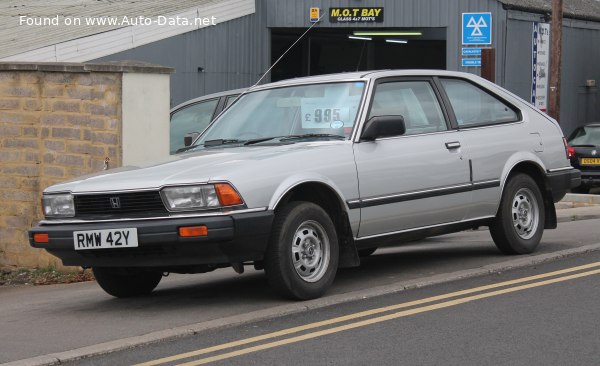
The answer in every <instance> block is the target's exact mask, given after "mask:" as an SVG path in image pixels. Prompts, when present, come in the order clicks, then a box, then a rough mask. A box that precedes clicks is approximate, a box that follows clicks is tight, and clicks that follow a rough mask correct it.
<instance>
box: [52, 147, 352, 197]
mask: <svg viewBox="0 0 600 366" xmlns="http://www.w3.org/2000/svg"><path fill="white" fill-rule="evenodd" d="M340 144H350V142H349V141H313V142H298V143H294V144H282V145H275V146H273V145H269V146H260V145H255V146H247V147H218V148H211V149H207V150H201V151H198V152H188V153H182V154H178V155H172V156H170V157H169V158H166V159H165V160H163V161H159V162H155V163H153V164H149V165H145V166H124V167H120V168H115V169H110V170H106V171H101V172H98V173H94V174H90V175H85V176H81V177H78V178H76V179H73V180H70V181H66V182H63V183H60V184H56V185H53V186H51V187H48V188H47V189H46V190H45V192H46V193H56V192H73V193H85V192H87V193H91V192H104V191H128V190H141V189H159V188H161V187H163V186H168V185H182V184H194V183H207V182H210V181H211V179H214V178H215V177H218V180H223V179H224V178H225V179H226V178H227V176H228V172H232V171H236V173H238V174H239V173H240V170H243V169H247V170H249V174H256V169H253V166H255V165H256V166H260V167H264V166H265V163H266V164H267V165H268V164H269V161H275V160H281V159H287V160H288V161H292V160H289V159H290V156H291V155H298V156H297V157H296V158H298V159H302V155H304V154H308V153H309V152H311V151H313V150H314V149H327V148H330V147H332V146H335V145H340ZM257 162H260V164H257ZM277 165H278V166H281V165H280V164H277Z"/></svg>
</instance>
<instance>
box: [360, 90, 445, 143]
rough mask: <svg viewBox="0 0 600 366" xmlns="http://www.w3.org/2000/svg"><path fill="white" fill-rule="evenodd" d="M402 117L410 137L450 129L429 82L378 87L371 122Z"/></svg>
mask: <svg viewBox="0 0 600 366" xmlns="http://www.w3.org/2000/svg"><path fill="white" fill-rule="evenodd" d="M374 116H402V117H403V118H404V124H405V125H406V133H405V134H406V135H415V134H420V133H431V132H439V131H445V130H447V129H448V127H447V126H446V122H445V119H444V115H443V114H442V110H441V108H440V105H439V103H438V100H437V98H436V95H435V93H434V91H433V88H432V87H431V84H429V82H427V81H393V82H385V83H381V84H379V85H377V87H376V88H375V96H374V97H373V103H372V106H371V111H370V113H369V118H370V117H374Z"/></svg>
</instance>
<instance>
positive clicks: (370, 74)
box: [249, 69, 479, 91]
mask: <svg viewBox="0 0 600 366" xmlns="http://www.w3.org/2000/svg"><path fill="white" fill-rule="evenodd" d="M393 76H454V77H468V78H479V77H478V76H477V75H474V74H470V73H465V72H458V71H446V70H430V69H404V70H375V71H354V72H342V73H336V74H325V75H317V76H304V77H298V78H293V79H286V80H281V81H276V82H273V83H268V84H264V85H260V86H256V87H253V88H251V89H250V90H249V91H255V90H261V89H268V88H273V87H280V86H287V85H298V84H310V83H322V82H328V81H333V82H335V81H344V80H357V79H375V78H380V77H393Z"/></svg>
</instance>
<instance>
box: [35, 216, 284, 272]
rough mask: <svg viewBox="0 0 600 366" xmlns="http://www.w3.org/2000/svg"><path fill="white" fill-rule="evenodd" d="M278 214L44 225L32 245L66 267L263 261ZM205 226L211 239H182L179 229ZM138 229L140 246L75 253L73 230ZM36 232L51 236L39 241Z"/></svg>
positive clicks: (219, 263)
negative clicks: (60, 261) (46, 240)
mask: <svg viewBox="0 0 600 366" xmlns="http://www.w3.org/2000/svg"><path fill="white" fill-rule="evenodd" d="M272 221H273V211H261V212H250V213H239V214H231V215H223V216H202V217H185V218H177V217H169V218H161V219H153V220H143V219H140V220H128V221H120V220H115V221H110V222H90V223H66V224H48V223H45V224H44V223H43V224H41V225H39V226H36V227H34V228H32V229H31V230H29V242H30V244H31V246H33V247H35V248H43V249H46V250H47V251H48V252H50V253H51V254H53V255H55V256H57V257H58V258H60V259H61V260H62V261H63V264H64V265H66V266H82V267H94V266H95V267H161V268H172V267H178V266H200V265H215V266H218V265H227V264H229V263H239V262H245V261H254V260H261V259H262V258H263V256H264V252H265V250H266V247H267V243H268V240H269V234H270V231H271V223H272ZM199 225H204V226H206V227H207V228H208V234H207V236H201V237H180V236H179V228H180V227H188V226H199ZM121 228H136V229H137V233H138V247H135V248H118V249H88V250H75V244H74V240H73V232H75V231H83V230H103V229H121ZM36 233H45V234H48V239H49V240H48V243H37V242H35V241H34V239H33V237H34V234H36Z"/></svg>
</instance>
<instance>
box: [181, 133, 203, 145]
mask: <svg viewBox="0 0 600 366" xmlns="http://www.w3.org/2000/svg"><path fill="white" fill-rule="evenodd" d="M199 135H200V132H190V133H188V134H186V135H185V136H183V145H184V146H185V147H188V146H191V145H192V143H193V142H194V140H195V139H196V138H197V137H198V136H199Z"/></svg>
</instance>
